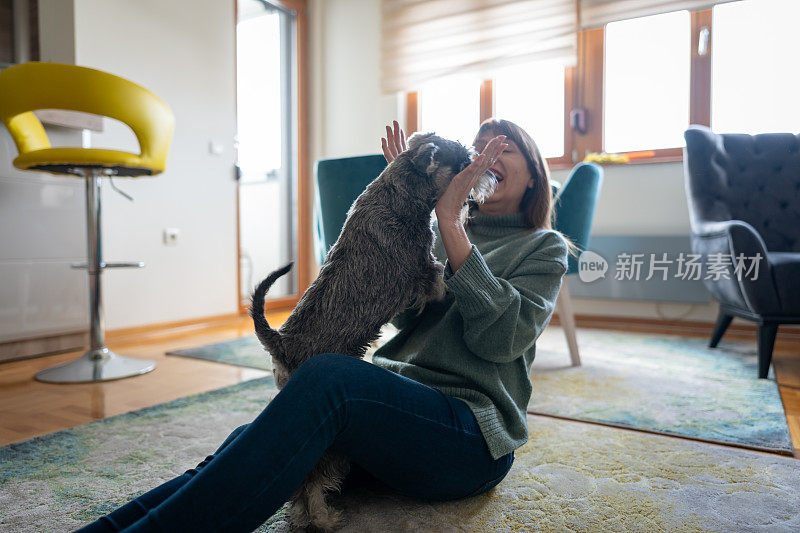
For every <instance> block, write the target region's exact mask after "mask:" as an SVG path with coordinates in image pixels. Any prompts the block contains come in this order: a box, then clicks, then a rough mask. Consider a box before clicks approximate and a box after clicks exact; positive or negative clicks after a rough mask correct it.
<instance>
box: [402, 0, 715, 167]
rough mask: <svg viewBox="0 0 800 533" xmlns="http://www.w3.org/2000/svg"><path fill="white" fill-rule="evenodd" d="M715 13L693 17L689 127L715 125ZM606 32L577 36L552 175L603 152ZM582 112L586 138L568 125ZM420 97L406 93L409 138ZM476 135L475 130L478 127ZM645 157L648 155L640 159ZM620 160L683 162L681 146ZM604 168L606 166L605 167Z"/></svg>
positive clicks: (487, 90)
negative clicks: (703, 36)
mask: <svg viewBox="0 0 800 533" xmlns="http://www.w3.org/2000/svg"><path fill="white" fill-rule="evenodd" d="M712 11H713V9H701V10H695V11H689V14H690V20H691V21H690V24H691V28H690V35H691V46H690V52H691V57H690V67H689V68H690V73H689V124H702V125H704V126H709V127H710V125H711V55H712V48H711V47H712V41H713V38H712V33H713V31H714V28H713V26H712ZM704 27H706V28H708V31H709V35H708V43H707V46H706V53H705V55H702V56H701V55H699V54H698V51H697V50H698V43H699V40H700V31H701V29H702V28H704ZM604 52H605V26H603V27H600V28H592V29H587V30H581V31H579V32H578V34H577V58H578V61H577V65H576V66H574V67H565V68H564V155H563V156H561V157H548V158H547V164H548V166H549V167H550V168H551V169H555V170H559V169H569V168H572V167H573V166H574V165H576V164H577V163H579V162H580V161H582V160H583V159H584V158H585V157H586V154H588V153H589V152H602V151H603V119H604V111H605V110H604V109H603V90H604V78H603V74H604V60H605V57H604V56H605V53H604ZM493 89H494V81H493V80H491V79H487V80H484V81H483V83H482V84H481V92H480V111H481V122H483V121H484V120H486V119H487V118H489V117H491V116H493V114H494V110H495V105H494V91H493ZM578 108H583V109H585V112H586V132H585V133H579V132H578V131H576V130H573V129H572V127H571V126H570V123H569V114H570V111H571V110H572V109H578ZM419 112H420V109H419V91H409V92H407V93H406V113H405V114H406V116H405V129H406V131H407V132H408V133H409V135H410V134H411V133H413V132H415V131H417V129H418V126H419V123H420V120H419ZM476 130H477V125H476ZM643 152H650V154H648V155H646V156H644V157H642V153H643ZM620 154H621V155H628V156H639V157H635V158H632V159H630V160H629V162H628V163H627V164H630V165H636V164H653V163H674V162H682V161H683V146H679V147H675V148H658V149H654V150H647V151H642V150H637V151H628V152H620ZM601 164H602V163H601Z"/></svg>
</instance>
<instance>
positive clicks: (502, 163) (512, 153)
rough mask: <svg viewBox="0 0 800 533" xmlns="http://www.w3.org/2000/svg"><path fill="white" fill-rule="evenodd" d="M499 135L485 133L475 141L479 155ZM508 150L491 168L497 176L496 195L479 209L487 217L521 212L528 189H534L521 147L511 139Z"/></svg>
mask: <svg viewBox="0 0 800 533" xmlns="http://www.w3.org/2000/svg"><path fill="white" fill-rule="evenodd" d="M496 135H497V134H496V133H494V132H491V131H488V132H485V133H483V134H482V135H481V136H480V137H478V138H477V139H476V140H475V145H474V147H475V150H477V151H478V152H479V153H480V152H481V151H483V149H484V148H486V145H487V144H488V142H489V141H490V140H492V138H493V137H495V136H496ZM505 142H506V143H508V148H506V149H505V150H503V153H502V154H500V157H498V158H497V161H496V162H495V164H494V165H493V166H492V167H491V170H492V172H494V173H495V175H496V176H497V181H498V183H497V187H496V188H495V191H494V194H492V195H491V196H490V197H488V198H487V199H486V200H485V201H484V202H483V203H482V204H481V205H480V207H479V208H478V210H479V211H480V212H481V213H485V214H487V215H507V214H510V213H517V212H519V204H520V202H521V201H522V196H523V195H524V194H525V191H526V190H527V189H528V187H533V184H534V180H533V178H532V176H531V173H530V171H529V170H528V162H527V161H526V160H525V156H523V155H522V152H520V151H519V147H518V146H517V145H516V144H515V143H514V141H512V140H510V139H506V140H505Z"/></svg>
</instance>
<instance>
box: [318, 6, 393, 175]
mask: <svg viewBox="0 0 800 533" xmlns="http://www.w3.org/2000/svg"><path fill="white" fill-rule="evenodd" d="M380 4H381V3H380V2H377V1H375V0H310V2H309V10H310V19H311V24H310V25H311V51H312V54H311V55H312V57H311V80H312V87H311V90H312V102H311V103H312V115H311V116H312V127H311V130H312V140H311V143H310V144H311V147H312V149H311V152H312V153H311V156H312V161H313V160H316V159H321V158H326V157H344V156H352V155H365V154H374V153H378V152H380V149H381V144H380V138H381V136H382V135H383V136H385V135H386V130H385V126H386V124H389V123H391V121H392V120H393V119H396V118H398V110H397V96H395V95H384V94H381V91H380V54H381V49H380V12H381V7H380Z"/></svg>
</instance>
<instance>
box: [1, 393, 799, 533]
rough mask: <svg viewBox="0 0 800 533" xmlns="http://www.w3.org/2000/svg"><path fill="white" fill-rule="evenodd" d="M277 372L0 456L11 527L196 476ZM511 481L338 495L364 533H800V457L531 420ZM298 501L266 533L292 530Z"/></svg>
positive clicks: (55, 527) (76, 523)
mask: <svg viewBox="0 0 800 533" xmlns="http://www.w3.org/2000/svg"><path fill="white" fill-rule="evenodd" d="M272 385H273V383H272V380H271V378H270V377H266V378H259V379H256V380H252V381H249V382H245V383H241V384H239V385H234V386H231V387H226V388H224V389H220V390H217V391H212V392H208V393H203V394H199V395H195V396H190V397H188V398H182V399H180V400H175V401H172V402H169V403H165V404H162V405H158V406H155V407H150V408H147V409H142V410H139V411H134V412H132V413H127V414H124V415H118V416H114V417H111V418H107V419H104V420H99V421H96V422H91V423H89V424H84V425H82V426H77V427H75V428H71V429H68V430H64V431H59V432H56V433H51V434H49V435H45V436H42V437H37V438H34V439H30V440H27V441H23V442H20V443H16V444H11V445H8V446H5V447H3V448H0V530H2V531H25V532H38V531H46V532H62V531H73V530H75V529H77V528H79V527H81V526H82V525H85V524H86V523H88V522H91V521H93V520H95V519H97V518H98V517H99V516H100V515H102V514H106V513H108V512H110V511H112V510H113V509H115V508H116V507H118V506H119V505H122V504H124V503H125V502H127V501H129V500H130V499H131V498H133V497H136V496H138V495H140V494H142V493H144V492H146V491H148V490H149V489H151V488H153V487H155V486H156V485H158V484H161V483H163V482H164V481H167V480H168V479H171V478H173V477H175V476H177V475H180V474H182V473H183V472H184V471H185V470H187V469H188V468H193V467H194V466H195V465H196V464H197V463H199V462H200V461H201V460H202V459H203V458H205V456H206V455H208V454H209V453H213V451H214V450H215V449H216V448H217V447H218V446H219V444H220V443H222V441H223V440H224V438H225V437H226V436H227V435H228V434H229V433H230V432H231V431H232V430H233V429H234V428H236V427H237V426H239V425H241V424H244V423H247V422H250V421H251V420H252V419H253V418H254V417H255V416H256V415H257V414H258V413H259V412H260V411H261V410H262V409H263V407H264V405H266V404H267V403H268V402H269V401H270V399H271V398H272V397H274V394H276V392H277V391H276V390H275V389H274V388H272ZM528 427H529V430H530V440H529V441H528V443H526V444H525V445H524V446H523V447H521V448H520V449H518V450H517V451H516V453H515V456H516V460H515V462H514V465H513V467H512V468H511V471H510V472H509V474H508V476H507V477H506V478H505V479H504V480H503V482H502V483H500V484H499V485H498V486H497V487H495V488H494V489H493V490H491V491H489V492H488V493H486V494H482V495H480V496H477V497H474V498H468V499H463V500H459V501H453V502H445V503H438V502H437V503H428V502H425V501H420V500H415V499H411V498H408V497H406V496H404V495H402V494H400V493H398V492H395V491H393V490H392V489H391V488H390V487H387V486H386V485H382V484H377V485H373V486H371V487H361V488H357V489H352V490H351V491H347V492H345V493H344V494H341V495H337V496H336V497H335V498H333V499H332V500H333V504H334V505H335V506H337V507H338V508H340V509H343V511H344V517H345V520H346V524H347V525H346V526H345V527H344V528H343V529H342V530H341V531H344V532H356V531H387V532H394V531H397V532H407V531H436V532H440V531H443V532H450V531H453V532H455V531H467V532H476V533H477V532H481V533H483V532H486V531H505V532H512V531H533V530H541V531H698V532H699V531H770V532H774V531H797V530H798V528H800V514H798V512H797V509H798V508H800V462H798V461H797V460H795V459H790V458H787V457H780V456H777V455H770V454H762V453H758V452H753V451H748V450H741V449H735V448H730V447H723V446H715V445H712V444H705V443H701V442H692V441H687V440H684V439H674V438H670V437H665V436H660V435H649V434H646V433H641V432H636V431H624V430H619V429H614V428H608V427H603V426H600V425H595V424H584V423H579V422H572V421H564V420H557V419H552V418H545V417H538V416H534V415H530V416H529V417H528ZM285 517H286V507H283V508H281V509H280V510H279V511H278V512H277V513H276V514H275V515H273V516H272V517H271V518H269V519H268V520H267V521H266V522H265V523H264V524H263V525H262V526H261V527H259V529H258V530H257V531H259V532H271V533H278V532H281V533H283V532H287V531H289V529H288V527H287V523H286V521H285Z"/></svg>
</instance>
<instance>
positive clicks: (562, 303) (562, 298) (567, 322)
mask: <svg viewBox="0 0 800 533" xmlns="http://www.w3.org/2000/svg"><path fill="white" fill-rule="evenodd" d="M556 312H557V313H558V318H559V319H560V320H561V327H563V328H564V336H565V337H566V338H567V345H568V346H569V356H570V358H571V359H572V366H581V356H580V353H579V352H578V339H577V338H576V337H575V314H574V313H573V311H572V299H571V298H570V296H569V287H567V283H566V281H565V282H564V283H563V284H562V285H561V292H560V293H559V295H558V299H557V300H556Z"/></svg>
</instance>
